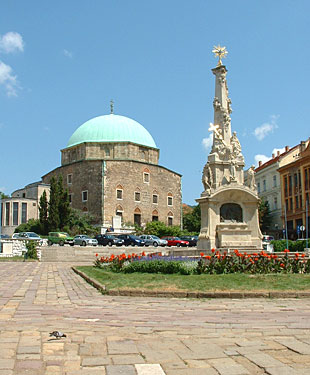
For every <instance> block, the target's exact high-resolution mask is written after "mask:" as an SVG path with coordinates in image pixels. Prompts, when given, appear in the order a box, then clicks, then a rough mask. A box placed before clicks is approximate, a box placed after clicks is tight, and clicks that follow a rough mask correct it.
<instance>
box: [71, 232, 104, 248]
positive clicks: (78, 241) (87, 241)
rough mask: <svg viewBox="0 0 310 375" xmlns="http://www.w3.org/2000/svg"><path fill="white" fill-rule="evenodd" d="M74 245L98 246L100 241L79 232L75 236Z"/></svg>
mask: <svg viewBox="0 0 310 375" xmlns="http://www.w3.org/2000/svg"><path fill="white" fill-rule="evenodd" d="M73 242H74V245H80V246H97V245H98V241H97V240H96V239H95V238H90V237H89V236H87V235H86V234H79V235H77V236H75V237H74V238H73Z"/></svg>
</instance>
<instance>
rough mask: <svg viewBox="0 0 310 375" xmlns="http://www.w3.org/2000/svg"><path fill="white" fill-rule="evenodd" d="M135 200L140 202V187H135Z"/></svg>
mask: <svg viewBox="0 0 310 375" xmlns="http://www.w3.org/2000/svg"><path fill="white" fill-rule="evenodd" d="M134 198H135V202H141V191H140V188H138V187H137V188H136V190H135V194H134Z"/></svg>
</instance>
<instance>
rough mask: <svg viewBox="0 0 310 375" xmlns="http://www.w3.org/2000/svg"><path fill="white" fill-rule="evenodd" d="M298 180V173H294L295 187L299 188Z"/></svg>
mask: <svg viewBox="0 0 310 375" xmlns="http://www.w3.org/2000/svg"><path fill="white" fill-rule="evenodd" d="M297 186H298V181H297V173H294V188H295V190H296V189H297Z"/></svg>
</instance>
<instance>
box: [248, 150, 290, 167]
mask: <svg viewBox="0 0 310 375" xmlns="http://www.w3.org/2000/svg"><path fill="white" fill-rule="evenodd" d="M278 151H279V153H280V154H282V153H283V152H284V151H285V147H283V148H274V149H273V150H272V154H274V155H275V156H277V155H278ZM271 159H272V156H270V157H269V156H266V155H262V154H257V155H255V156H254V160H255V166H256V167H258V163H259V162H260V161H261V162H262V164H264V163H266V162H267V161H268V160H271Z"/></svg>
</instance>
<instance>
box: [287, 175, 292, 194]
mask: <svg viewBox="0 0 310 375" xmlns="http://www.w3.org/2000/svg"><path fill="white" fill-rule="evenodd" d="M288 195H292V176H288Z"/></svg>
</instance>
